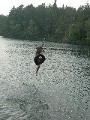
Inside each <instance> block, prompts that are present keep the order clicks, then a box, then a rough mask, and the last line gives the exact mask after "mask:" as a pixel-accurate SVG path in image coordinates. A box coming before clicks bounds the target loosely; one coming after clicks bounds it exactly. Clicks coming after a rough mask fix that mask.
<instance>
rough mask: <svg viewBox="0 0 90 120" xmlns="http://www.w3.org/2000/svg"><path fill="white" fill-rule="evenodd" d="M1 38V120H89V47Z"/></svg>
mask: <svg viewBox="0 0 90 120" xmlns="http://www.w3.org/2000/svg"><path fill="white" fill-rule="evenodd" d="M41 44H42V43H41V42H37V41H36V42H35V41H34V42H29V41H21V40H14V39H6V38H2V37H0V120H90V48H89V47H82V46H75V45H68V44H59V43H50V42H45V43H44V47H45V48H46V49H45V53H44V55H45V56H46V58H47V59H46V61H45V62H44V63H43V64H42V65H41V67H40V70H39V73H38V76H36V74H35V72H36V65H35V64H34V61H33V59H34V56H35V51H36V50H35V47H36V45H37V46H38V45H41Z"/></svg>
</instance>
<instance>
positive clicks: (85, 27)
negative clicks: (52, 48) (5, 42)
mask: <svg viewBox="0 0 90 120" xmlns="http://www.w3.org/2000/svg"><path fill="white" fill-rule="evenodd" d="M0 35H2V36H4V37H12V38H19V39H32V40H34V39H42V38H43V37H44V36H46V38H47V40H50V41H52V40H54V41H55V42H68V43H74V44H83V45H90V6H89V4H87V5H85V6H81V7H79V8H78V10H76V9H75V8H72V7H67V6H66V7H65V6H64V5H63V6H62V7H61V8H58V7H57V6H56V5H55V4H54V5H52V6H51V5H49V6H46V5H45V4H44V3H42V4H41V5H39V6H38V7H34V6H33V5H32V4H31V5H28V6H26V7H24V6H23V5H20V6H19V7H17V8H15V7H13V8H12V9H11V11H10V13H9V15H8V16H3V15H0ZM51 39H52V40H51Z"/></svg>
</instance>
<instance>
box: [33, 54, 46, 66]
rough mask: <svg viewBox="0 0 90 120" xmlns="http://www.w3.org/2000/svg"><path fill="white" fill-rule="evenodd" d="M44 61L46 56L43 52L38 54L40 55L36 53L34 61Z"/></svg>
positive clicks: (37, 62) (38, 62)
mask: <svg viewBox="0 0 90 120" xmlns="http://www.w3.org/2000/svg"><path fill="white" fill-rule="evenodd" d="M44 61H45V56H44V55H42V54H38V55H36V56H35V58H34V62H35V64H36V65H40V64H42V63H43V62H44Z"/></svg>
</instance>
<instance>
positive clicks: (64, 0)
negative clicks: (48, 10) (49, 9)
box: [0, 0, 90, 15]
mask: <svg viewBox="0 0 90 120" xmlns="http://www.w3.org/2000/svg"><path fill="white" fill-rule="evenodd" d="M87 1H88V2H89V3H90V0H57V6H58V7H61V6H62V5H63V4H64V5H67V6H71V7H75V8H78V7H79V6H80V5H85V4H86V3H87ZM31 3H32V4H33V5H34V6H38V5H40V4H42V3H45V4H46V5H48V4H51V5H52V4H53V3H54V0H0V14H3V15H8V14H9V12H10V10H11V9H12V7H13V6H15V7H18V6H19V5H21V4H23V5H24V6H27V5H28V4H31Z"/></svg>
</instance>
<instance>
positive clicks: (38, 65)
mask: <svg viewBox="0 0 90 120" xmlns="http://www.w3.org/2000/svg"><path fill="white" fill-rule="evenodd" d="M39 68H40V65H38V67H37V70H36V75H37V74H38V70H39Z"/></svg>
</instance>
